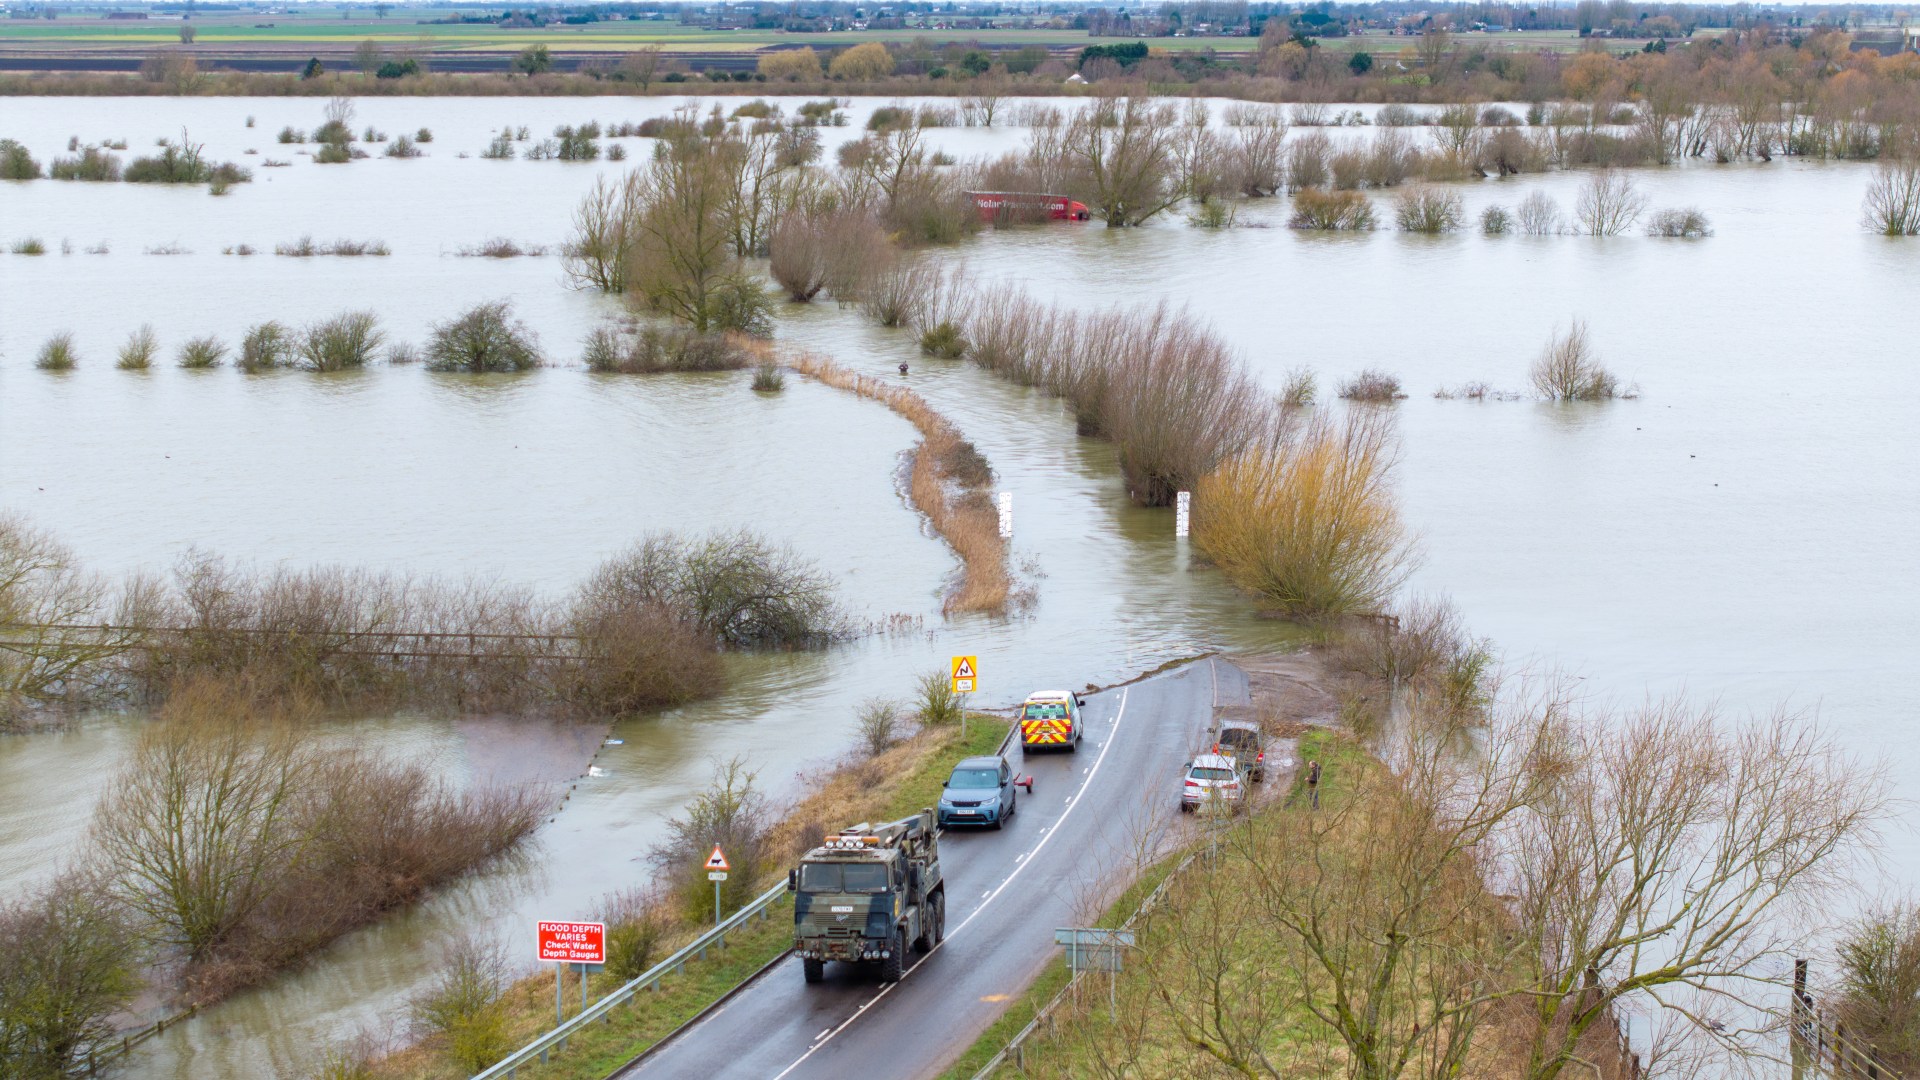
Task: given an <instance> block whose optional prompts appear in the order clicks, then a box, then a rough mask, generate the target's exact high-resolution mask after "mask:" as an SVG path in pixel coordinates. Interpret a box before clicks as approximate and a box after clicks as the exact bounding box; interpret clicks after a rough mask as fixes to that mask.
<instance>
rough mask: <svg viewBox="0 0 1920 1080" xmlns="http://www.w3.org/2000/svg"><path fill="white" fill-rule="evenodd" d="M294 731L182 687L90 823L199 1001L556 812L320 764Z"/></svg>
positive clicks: (357, 756) (426, 776) (499, 795)
mask: <svg viewBox="0 0 1920 1080" xmlns="http://www.w3.org/2000/svg"><path fill="white" fill-rule="evenodd" d="M293 718H294V717H293V716H292V715H291V714H286V713H281V714H280V715H278V716H276V715H275V714H274V713H273V711H272V710H271V709H269V708H265V707H263V703H262V701H261V700H260V699H259V698H258V697H257V695H255V694H254V693H252V692H251V691H250V689H249V688H247V687H246V686H244V685H236V684H235V683H233V682H231V681H227V680H220V681H209V680H200V681H196V682H193V683H190V684H184V685H182V686H181V687H179V688H177V689H176V692H175V694H174V696H173V697H172V698H171V699H169V701H168V702H167V704H166V706H165V708H164V709H163V710H162V715H161V720H160V722H159V723H155V724H152V725H150V726H148V727H147V728H145V729H144V730H143V732H142V734H141V737H140V740H139V743H138V746H137V747H136V748H135V750H134V751H133V754H132V755H131V757H130V759H129V760H128V762H127V764H126V766H125V768H124V769H123V770H122V772H121V775H120V777H119V778H118V782H117V783H116V784H115V786H114V788H113V791H112V794H111V795H109V796H108V797H107V798H106V799H105V800H103V801H102V803H101V805H100V808H99V810H98V812H97V814H96V817H95V822H94V829H93V837H94V840H95V843H96V844H97V845H98V850H99V852H100V855H101V857H102V859H103V862H104V864H105V866H107V867H108V868H110V870H111V872H112V873H113V874H114V875H115V877H116V878H117V881H118V885H119V890H118V891H119V895H120V897H121V898H122V899H123V900H124V902H125V903H126V904H127V906H128V908H129V909H130V910H132V911H133V912H135V913H136V915H137V916H138V917H139V918H140V919H141V920H142V921H143V922H144V923H145V924H146V925H147V926H148V927H149V929H150V932H151V933H152V934H153V936H154V937H155V938H156V939H157V940H159V941H162V942H164V943H166V944H168V945H170V946H172V947H173V948H174V949H177V950H178V953H179V955H180V956H181V957H182V958H184V960H185V962H186V965H187V969H186V978H187V983H188V986H189V988H190V991H191V993H192V994H193V996H194V997H196V998H198V999H200V1000H207V999H211V998H215V997H218V996H220V995H221V994H222V993H224V992H227V991H230V990H232V989H235V988H238V987H241V986H246V985H250V984H254V983H257V982H259V981H261V980H262V979H264V978H265V977H267V976H268V975H269V974H271V973H272V972H274V971H277V970H280V969H282V968H285V967H287V966H288V965H290V964H292V963H295V962H297V961H298V960H299V959H301V958H302V957H304V956H306V955H308V954H310V953H311V952H313V951H314V950H315V949H318V948H320V947H321V946H324V945H325V944H327V943H328V942H331V941H333V940H335V939H337V938H338V937H340V936H341V935H342V934H345V933H346V932H348V931H350V930H353V929H356V928H358V927H360V926H364V925H366V924H368V923H370V922H372V921H374V920H375V919H376V918H378V917H379V916H380V915H381V914H382V913H384V912H386V911H388V910H390V909H392V908H394V907H397V906H400V905H404V904H409V903H412V902H415V901H417V900H418V899H420V898H421V897H422V896H423V895H424V894H425V892H426V891H427V890H429V889H431V888H433V887H435V886H436V885H439V884H442V883H444V882H446V881H449V880H452V879H453V878H455V877H457V876H459V875H460V874H462V873H464V872H466V871H468V870H470V869H472V868H473V867H475V866H477V865H479V864H481V863H483V862H485V861H487V860H489V859H492V858H494V857H496V856H498V855H500V854H502V853H504V852H506V851H509V850H511V849H512V848H513V847H514V846H515V845H516V844H518V843H519V842H520V841H521V840H523V839H525V838H526V837H527V836H529V835H531V834H532V832H533V830H534V828H535V826H537V825H538V824H539V822H540V819H541V817H542V816H543V814H544V812H545V801H544V799H543V798H540V797H538V796H537V795H535V794H533V793H529V792H509V791H506V790H504V789H485V788H482V789H470V790H465V791H461V790H456V789H455V788H454V787H453V786H452V785H450V784H447V783H444V782H439V781H436V780H435V779H434V778H433V776H432V775H431V774H430V773H429V771H428V769H427V767H426V766H425V765H423V764H398V763H395V762H391V761H387V760H384V759H381V758H378V757H375V756H372V755H370V754H368V753H366V752H364V751H359V750H355V749H352V748H347V749H341V748H339V747H332V746H330V747H325V748H323V747H322V746H321V745H320V744H319V742H318V741H317V740H316V739H314V738H313V737H312V736H310V735H304V734H301V733H299V732H297V731H296V729H294V728H292V727H289V726H287V725H286V721H288V720H291V719H293ZM275 720H278V721H280V723H279V724H278V725H276V724H275V723H274V721H275ZM183 805H191V806H193V807H194V808H195V809H194V811H193V812H191V813H188V814H186V815H185V816H184V818H183V816H182V815H181V814H180V813H179V808H180V807H181V806H183Z"/></svg>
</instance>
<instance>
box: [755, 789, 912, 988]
mask: <svg viewBox="0 0 1920 1080" xmlns="http://www.w3.org/2000/svg"><path fill="white" fill-rule="evenodd" d="M787 888H788V890H789V891H791V892H792V893H793V894H794V896H793V948H794V951H795V952H797V953H799V954H800V962H801V966H802V971H803V973H804V974H805V976H806V981H807V982H809V983H817V982H820V981H821V980H822V979H823V978H825V973H826V965H827V962H828V961H829V960H834V961H839V962H841V963H849V964H869V965H875V966H877V967H878V969H879V972H880V977H881V979H882V980H884V981H887V982H894V981H897V980H898V979H899V978H900V977H901V976H902V975H903V974H905V972H906V953H907V949H908V947H909V946H911V947H912V948H913V949H914V950H915V951H917V952H922V953H924V952H928V951H930V950H932V948H933V947H934V946H935V945H938V944H939V943H940V939H941V938H942V937H943V936H945V934H946V907H947V891H946V882H945V880H944V879H943V878H942V877H941V875H940V852H939V837H938V834H937V832H936V830H935V821H934V812H933V810H932V809H931V808H929V809H926V810H922V811H920V812H919V813H918V814H915V815H914V816H913V817H909V818H902V819H900V820H899V821H894V822H888V823H887V824H884V825H871V824H868V823H866V822H862V823H860V824H858V825H855V826H853V827H851V828H848V829H842V830H841V831H840V832H838V833H836V834H834V835H832V836H828V837H826V838H825V840H824V842H823V843H822V844H821V845H820V846H819V847H817V848H814V849H813V850H812V851H809V852H807V854H806V855H805V856H804V857H803V858H802V859H801V860H800V865H799V866H797V867H795V868H794V869H793V870H792V871H790V872H789V873H788V875H787Z"/></svg>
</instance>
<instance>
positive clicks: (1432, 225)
mask: <svg viewBox="0 0 1920 1080" xmlns="http://www.w3.org/2000/svg"><path fill="white" fill-rule="evenodd" d="M1465 216H1466V211H1465V210H1464V209H1463V207H1462V204H1461V201H1460V196H1459V195H1456V194H1454V193H1453V192H1451V191H1444V190H1442V189H1440V188H1436V187H1429V186H1427V185H1424V184H1423V185H1419V186H1416V187H1411V188H1408V189H1407V190H1405V191H1403V192H1401V193H1400V195H1399V197H1398V198H1396V199H1395V200H1394V207H1393V217H1394V220H1395V221H1396V222H1398V223H1399V225H1400V230H1401V231H1402V232H1412V233H1447V232H1453V231H1454V230H1455V229H1458V228H1459V227H1460V223H1461V221H1462V220H1463V219H1464V218H1465Z"/></svg>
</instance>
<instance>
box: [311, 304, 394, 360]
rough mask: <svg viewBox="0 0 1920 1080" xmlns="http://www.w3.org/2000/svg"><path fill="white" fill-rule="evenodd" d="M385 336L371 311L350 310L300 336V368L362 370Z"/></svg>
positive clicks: (313, 326) (315, 324)
mask: <svg viewBox="0 0 1920 1080" xmlns="http://www.w3.org/2000/svg"><path fill="white" fill-rule="evenodd" d="M385 340H386V335H385V334H384V333H382V332H381V330H380V320H379V319H378V318H377V317H376V316H375V315H374V314H373V313H372V312H370V311H349V312H345V313H343V314H340V315H335V316H334V317H333V318H331V319H322V320H320V321H319V322H316V323H313V324H312V325H310V326H308V327H307V328H306V329H305V330H304V331H302V332H301V335H300V343H299V356H300V366H301V367H304V368H306V369H307V370H308V371H346V370H349V369H352V368H360V367H365V366H366V365H367V363H368V362H369V361H371V360H372V359H373V358H374V356H375V355H376V354H377V353H378V352H379V349H380V345H381V343H382V342H384V341H385Z"/></svg>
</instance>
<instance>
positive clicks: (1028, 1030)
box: [973, 851, 1200, 1080]
mask: <svg viewBox="0 0 1920 1080" xmlns="http://www.w3.org/2000/svg"><path fill="white" fill-rule="evenodd" d="M1199 857H1200V853H1199V852H1198V851H1193V852H1189V853H1188V854H1187V857H1186V858H1184V859H1182V860H1180V865H1178V866H1176V867H1174V868H1173V869H1172V870H1171V871H1170V872H1168V874H1167V876H1166V877H1165V878H1164V879H1162V880H1161V882H1160V884H1158V885H1156V886H1154V887H1153V891H1152V892H1150V893H1148V894H1147V895H1146V898H1145V899H1143V900H1141V901H1140V906H1139V907H1137V908H1135V909H1133V914H1131V915H1129V916H1127V921H1126V922H1123V923H1121V924H1120V929H1122V930H1129V929H1132V928H1133V924H1134V922H1135V920H1137V919H1139V918H1140V916H1142V915H1144V914H1146V913H1147V912H1149V911H1151V910H1153V908H1154V907H1155V906H1156V905H1157V904H1159V903H1160V898H1161V897H1162V896H1165V895H1166V892H1167V889H1168V888H1169V887H1171V886H1172V885H1173V883H1174V880H1175V879H1177V878H1178V877H1179V876H1180V875H1181V874H1183V873H1185V872H1186V869H1187V867H1189V866H1192V865H1193V861H1194V860H1195V859H1197V858H1199ZM1083 974H1085V972H1082V971H1076V972H1074V973H1073V976H1072V977H1071V978H1069V979H1068V980H1067V985H1065V986H1063V987H1061V988H1060V992H1059V993H1057V994H1055V995H1053V999H1052V1000H1051V1001H1048V1002H1047V1003H1046V1004H1045V1005H1042V1006H1040V1011H1039V1012H1036V1013H1034V1014H1033V1019H1032V1020H1029V1021H1027V1026H1026V1027H1023V1028H1021V1029H1020V1031H1019V1032H1018V1033H1017V1034H1015V1035H1014V1037H1013V1038H1011V1039H1009V1040H1007V1045H1006V1046H1005V1047H1003V1048H1001V1050H1000V1052H999V1053H997V1054H995V1055H993V1057H992V1058H989V1059H988V1061H987V1063H986V1064H985V1065H982V1066H981V1067H980V1071H979V1072H977V1073H974V1074H973V1080H988V1078H990V1077H991V1076H993V1074H994V1072H995V1071H996V1070H998V1069H999V1068H1000V1067H1001V1066H1002V1065H1005V1064H1006V1063H1007V1059H1008V1058H1012V1059H1013V1063H1014V1066H1015V1067H1016V1068H1023V1067H1025V1065H1026V1061H1025V1053H1024V1051H1025V1049H1026V1044H1027V1040H1028V1039H1029V1038H1032V1037H1033V1034H1034V1032H1036V1031H1039V1030H1040V1025H1041V1024H1042V1023H1045V1022H1046V1021H1047V1020H1048V1018H1050V1017H1051V1016H1052V1015H1053V1011H1054V1010H1055V1009H1057V1008H1059V1007H1060V1003H1061V1002H1063V1001H1065V1000H1067V995H1068V994H1071V993H1072V992H1073V988H1074V986H1075V985H1076V984H1077V983H1079V981H1080V976H1081V975H1083Z"/></svg>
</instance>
